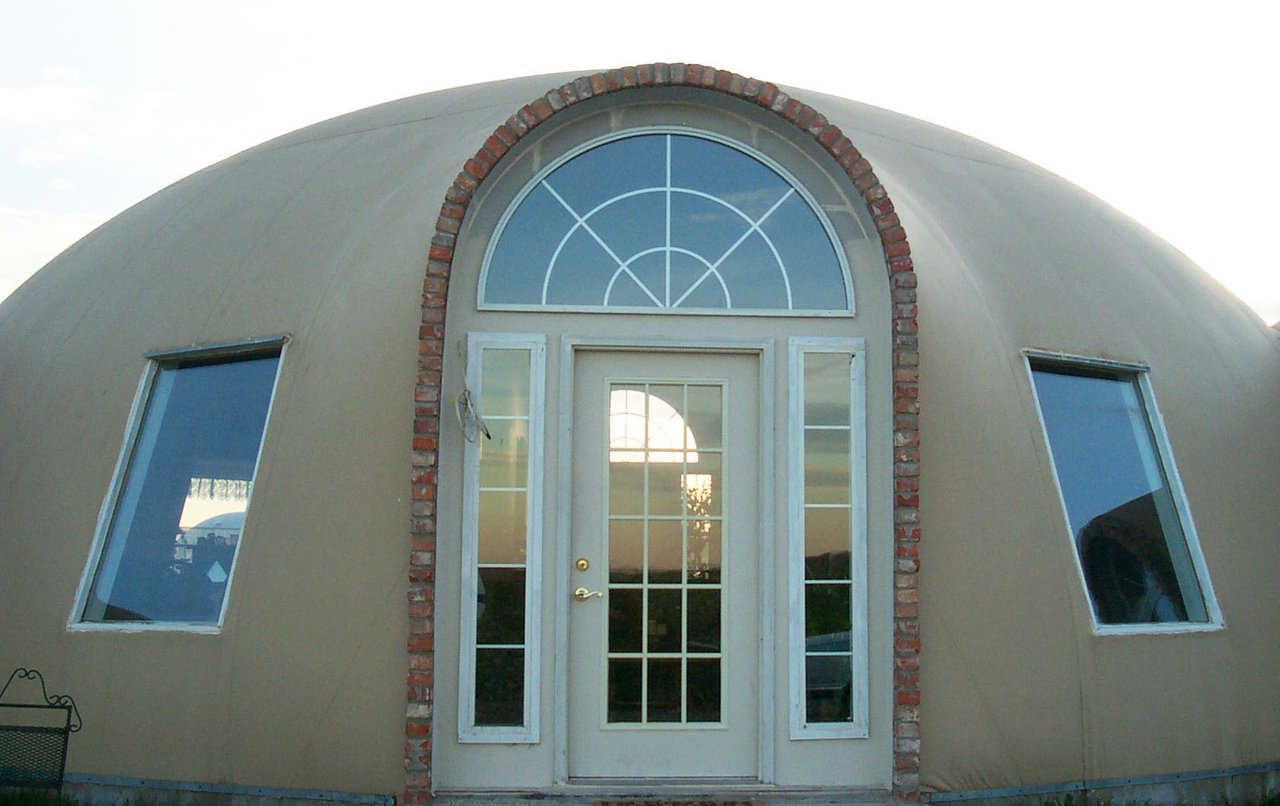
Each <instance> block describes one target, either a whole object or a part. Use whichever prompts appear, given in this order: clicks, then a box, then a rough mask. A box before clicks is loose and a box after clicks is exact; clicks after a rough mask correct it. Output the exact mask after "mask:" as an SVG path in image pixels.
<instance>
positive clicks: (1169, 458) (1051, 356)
mask: <svg viewBox="0 0 1280 806" xmlns="http://www.w3.org/2000/svg"><path fill="white" fill-rule="evenodd" d="M1022 356H1023V360H1022V363H1023V367H1024V368H1025V370H1026V373H1027V382H1028V384H1030V390H1031V399H1032V401H1033V402H1034V403H1035V407H1036V416H1037V417H1038V418H1039V421H1040V435H1041V437H1042V439H1043V440H1044V447H1045V452H1046V453H1047V454H1048V457H1049V470H1050V472H1051V473H1052V474H1053V486H1054V490H1055V491H1057V493H1058V505H1059V508H1060V511H1061V512H1062V523H1063V528H1064V530H1065V532H1066V535H1067V541H1068V544H1069V545H1070V546H1071V557H1072V559H1073V560H1074V561H1075V567H1076V574H1077V576H1078V578H1079V580H1080V587H1081V590H1083V591H1084V596H1085V601H1086V602H1088V604H1089V619H1090V623H1091V626H1092V628H1093V634H1094V635H1148V634H1152V633H1194V632H1214V631H1217V630H1221V629H1223V627H1224V626H1225V624H1224V622H1223V620H1222V611H1221V610H1220V609H1219V608H1218V598H1217V596H1216V595H1215V594H1214V592H1213V583H1212V582H1211V581H1210V578H1209V566H1208V564H1207V563H1205V559H1204V554H1203V552H1202V551H1201V550H1200V538H1199V536H1198V535H1197V533H1196V527H1195V522H1194V521H1193V520H1192V518H1191V506H1190V504H1189V503H1188V502H1187V493H1186V491H1185V490H1184V489H1183V487H1182V478H1181V477H1180V476H1179V475H1178V466H1177V464H1176V463H1175V462H1174V460H1173V447H1172V445H1171V444H1170V443H1169V435H1168V432H1167V431H1166V430H1165V427H1164V419H1163V418H1162V417H1161V416H1160V409H1159V407H1158V406H1157V405H1156V396H1155V392H1154V390H1153V389H1152V388H1151V379H1150V373H1151V367H1149V366H1148V365H1146V364H1141V363H1134V362H1128V361H1113V360H1109V359H1104V358H1092V357H1088V356H1081V355H1072V354H1069V353H1061V352H1053V351H1049V350H1039V349H1033V348H1026V349H1024V350H1023V351H1022ZM1033 361H1037V362H1040V363H1050V364H1054V365H1056V366H1058V367H1061V368H1063V369H1073V368H1077V369H1089V368H1095V369H1106V370H1111V371H1114V372H1117V373H1120V374H1124V375H1127V376H1128V377H1130V378H1132V379H1133V380H1134V381H1135V382H1136V385H1137V388H1138V394H1139V395H1140V397H1141V399H1142V407H1143V409H1144V410H1145V411H1144V413H1145V414H1146V418H1147V426H1148V427H1149V428H1150V429H1151V434H1152V437H1153V441H1154V443H1155V449H1156V456H1157V459H1158V460H1159V462H1160V466H1161V468H1162V469H1163V470H1164V475H1165V480H1166V482H1167V483H1168V484H1169V492H1170V495H1171V496H1172V498H1173V504H1174V510H1175V511H1176V513H1177V516H1178V522H1179V525H1180V526H1181V527H1182V534H1183V538H1184V539H1185V540H1186V543H1187V555H1188V556H1189V557H1190V558H1191V567H1192V570H1193V572H1194V573H1195V576H1196V581H1197V582H1198V583H1199V584H1200V594H1201V596H1202V597H1203V599H1204V606H1205V613H1206V615H1207V616H1208V621H1165V622H1154V623H1144V624H1104V623H1102V622H1100V621H1098V614H1097V611H1096V610H1095V609H1094V605H1093V597H1092V595H1090V593H1089V584H1088V582H1087V581H1086V579H1085V574H1084V564H1083V562H1082V561H1081V558H1080V551H1079V549H1078V547H1077V546H1076V545H1075V538H1074V536H1073V535H1072V531H1071V518H1070V516H1069V515H1068V514H1067V499H1066V496H1065V495H1063V493H1062V482H1061V480H1060V479H1059V478H1058V464H1057V460H1056V459H1054V456H1053V446H1052V445H1051V444H1050V443H1049V430H1048V428H1047V427H1046V426H1045V422H1044V411H1043V410H1042V409H1041V407H1040V395H1039V394H1038V393H1037V391H1036V385H1035V376H1034V375H1033V374H1032V373H1033V368H1032V366H1031V364H1032V362H1033Z"/></svg>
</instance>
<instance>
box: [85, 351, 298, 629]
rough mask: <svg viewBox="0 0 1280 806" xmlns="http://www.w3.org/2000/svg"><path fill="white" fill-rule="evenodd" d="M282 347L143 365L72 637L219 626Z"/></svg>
mask: <svg viewBox="0 0 1280 806" xmlns="http://www.w3.org/2000/svg"><path fill="white" fill-rule="evenodd" d="M282 346H283V340H282V339H273V340H269V341H265V342H257V343H254V344H252V345H236V346H234V347H227V348H218V349H209V350H203V351H198V352H195V351H189V352H183V353H176V354H165V355H163V356H152V357H151V361H150V362H149V364H148V366H147V370H146V372H145V374H144V376H143V380H142V384H141V386H140V388H139V395H138V402H136V403H135V414H134V416H133V418H132V420H131V422H130V427H129V431H128V433H127V435H126V438H125V446H124V448H123V450H122V453H121V458H120V462H119V464H118V466H117V470H116V474H115V478H114V479H113V481H112V485H111V488H110V490H109V492H108V495H107V500H106V502H105V504H104V507H103V514H102V515H101V516H100V518H99V525H98V534H97V537H96V538H95V542H94V549H93V551H92V552H91V554H90V559H89V565H88V567H87V568H86V574H85V578H84V580H83V581H82V583H81V591H80V593H79V596H78V597H77V603H76V610H75V612H74V613H73V615H72V620H71V621H72V626H73V627H81V628H84V627H98V628H101V627H104V626H111V625H115V626H125V627H128V628H129V629H137V628H139V627H148V626H160V627H164V628H175V627H176V628H185V629H194V630H202V629H203V630H215V629H217V627H218V625H220V624H221V623H222V615H223V611H224V609H225V607H226V599H227V596H226V594H227V589H228V588H229V586H230V583H231V576H232V572H233V571H234V568H235V559H236V555H237V553H238V549H239V545H240V540H241V533H242V531H243V528H244V522H245V514H246V513H247V512H248V508H249V497H250V493H251V492H252V490H253V478H254V473H255V471H256V468H257V462H258V452H259V449H260V447H261V444H262V437H263V433H264V431H265V429H266V425H267V413H268V411H269V410H270V407H271V398H272V394H273V391H274V388H275V380H276V374H277V370H278V369H279V365H280V354H281V349H282Z"/></svg>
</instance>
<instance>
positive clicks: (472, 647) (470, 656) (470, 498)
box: [458, 333, 546, 744]
mask: <svg viewBox="0 0 1280 806" xmlns="http://www.w3.org/2000/svg"><path fill="white" fill-rule="evenodd" d="M486 349H495V350H527V351H528V353H529V400H528V405H529V411H528V434H529V450H528V460H527V474H528V478H527V481H526V486H525V491H526V492H525V586H524V587H525V591H524V595H525V602H524V618H525V622H524V636H525V638H524V646H523V649H524V703H523V724H521V725H477V724H475V722H476V720H475V711H476V702H475V690H476V668H475V662H476V620H477V612H476V602H477V586H478V580H479V566H478V558H479V515H480V454H481V450H480V446H479V443H478V442H467V443H466V447H465V449H464V452H463V488H462V585H461V589H462V591H461V596H462V602H461V605H462V606H461V620H460V625H461V642H460V647H461V651H460V652H459V657H458V666H459V671H458V681H459V686H458V741H459V742H462V743H486V742H490V743H524V744H534V743H537V742H538V735H539V734H538V711H539V706H538V702H539V692H540V691H541V682H540V671H541V663H540V660H539V657H540V646H541V643H542V636H541V632H540V630H541V621H542V619H541V612H542V605H541V601H542V598H541V597H542V461H543V460H542V438H543V427H544V426H543V423H544V410H545V405H544V390H545V387H546V383H545V375H546V337H545V336H542V335H537V334H527V333H472V334H470V335H469V337H468V339H467V369H466V385H467V388H468V389H469V390H470V393H471V395H472V397H473V401H474V403H475V406H476V409H477V410H482V406H483V403H482V401H483V400H484V388H483V370H484V363H483V362H484V352H485V350H486ZM483 438H484V437H483V436H481V437H480V439H483Z"/></svg>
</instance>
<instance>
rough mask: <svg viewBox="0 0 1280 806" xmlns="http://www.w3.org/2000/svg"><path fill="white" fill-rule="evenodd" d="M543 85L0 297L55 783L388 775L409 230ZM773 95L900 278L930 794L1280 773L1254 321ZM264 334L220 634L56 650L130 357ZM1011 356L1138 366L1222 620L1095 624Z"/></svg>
mask: <svg viewBox="0 0 1280 806" xmlns="http://www.w3.org/2000/svg"><path fill="white" fill-rule="evenodd" d="M566 78H567V77H566V76H543V77H535V78H527V79H517V80H513V81H509V82H501V83H496V84H487V85H477V86H474V87H465V88H460V89H456V90H449V91H445V92H441V93H434V94H431V95H426V96H419V97H416V98H409V99H404V100H401V101H396V102H393V103H390V104H385V105H382V106H379V107H374V108H371V109H368V110H363V111H361V112H356V113H353V114H351V115H348V116H344V117H342V118H338V119H335V120H332V121H326V122H323V123H319V124H316V125H315V126H312V127H309V128H307V129H304V130H301V131H299V132H295V133H292V134H289V135H285V136H284V137H281V138H279V139H277V140H273V141H270V142H268V143H265V144H263V145H262V146H259V147H257V148H255V149H252V150H250V151H247V152H244V153H242V154H239V155H236V156H234V157H231V158H229V159H227V160H225V161H223V162H221V163H218V164H217V165H214V166H211V167H210V168H208V169H206V170H204V171H202V172H200V173H197V174H195V175H193V176H192V177H190V178H188V179H186V180H183V181H182V182H179V183H177V184H175V185H173V186H171V187H169V188H166V189H164V190H162V191H160V192H159V193H157V194H156V195H155V196H152V197H151V198H149V199H147V200H146V201H144V202H142V203H141V204H139V205H137V206H135V207H134V208H132V209H130V210H128V211H126V212H124V213H122V214H121V215H120V216H118V217H117V218H115V219H113V220H112V221H111V222H108V223H107V224H106V225H104V226H103V227H101V228H100V229H98V230H97V231H95V232H94V233H92V234H90V235H89V236H87V237H86V238H85V239H83V240H81V241H80V242H79V243H77V244H76V245H74V246H73V247H71V248H70V249H69V250H68V251H67V252H65V253H63V254H62V255H61V256H59V257H58V258H57V259H55V260H54V261H53V262H52V263H50V264H49V266H48V267H46V268H45V269H44V270H42V271H41V272H40V273H38V274H37V275H36V276H35V277H34V278H33V279H32V280H30V281H28V282H27V283H26V284H25V285H24V286H22V287H21V288H20V289H19V290H18V291H17V292H15V293H14V294H13V295H12V296H11V297H10V298H9V299H8V300H6V301H5V302H4V303H3V304H2V305H0V345H3V346H2V347H0V545H3V547H4V552H3V556H2V558H0V563H2V564H3V567H2V569H0V575H2V576H0V578H3V580H4V583H3V584H2V585H0V612H4V613H5V614H6V616H5V617H4V618H3V619H2V620H0V668H6V669H7V668H11V667H14V666H17V665H29V666H36V667H38V668H40V669H41V670H42V671H43V672H44V673H45V676H46V678H47V679H48V680H49V681H50V686H51V688H52V689H54V690H57V691H68V692H70V693H72V694H73V695H74V696H75V697H76V698H77V701H78V702H79V703H80V707H81V711H82V712H83V714H84V718H85V728H84V731H83V732H82V733H80V734H78V735H77V736H75V737H74V739H73V740H72V742H71V754H70V759H69V769H70V770H72V771H75V772H84V773H99V774H105V775H125V776H134V777H149V778H161V779H171V780H192V781H209V782H215V781H224V782H237V783H252V784H258V785H264V786H277V787H298V788H309V789H333V790H342V791H350V792H397V791H399V790H400V789H401V788H402V786H403V782H404V772H403V762H402V757H403V752H404V751H403V725H404V708H405V698H404V673H405V665H406V656H405V648H404V647H405V636H406V630H407V626H406V616H405V602H404V590H405V579H406V574H407V566H406V558H407V549H408V546H407V541H408V537H407V530H406V520H407V517H408V501H407V495H408V487H409V485H408V483H407V469H408V446H409V441H410V433H409V431H410V423H411V420H412V406H413V397H412V396H413V387H414V382H415V377H414V367H415V358H416V355H415V351H416V343H417V342H416V335H417V333H416V332H417V323H418V317H419V306H420V294H421V284H422V277H423V272H424V268H425V263H426V253H427V249H428V241H429V238H430V235H431V233H432V231H433V229H434V222H435V219H436V216H437V213H438V210H439V205H440V202H441V200H442V197H443V194H444V191H445V190H446V188H447V187H448V185H449V183H450V182H451V181H452V180H453V177H454V176H455V175H456V173H457V171H458V170H459V168H460V166H461V165H462V163H463V162H464V160H465V159H466V158H467V157H469V156H470V155H471V154H472V153H474V151H475V149H476V147H477V146H478V145H480V143H482V142H483V141H484V138H485V137H487V136H488V134H489V132H490V131H492V129H493V128H494V127H495V126H496V125H498V124H499V123H501V122H502V121H503V120H505V119H506V118H507V116H508V115H510V114H511V113H512V112H513V111H515V110H516V109H517V108H518V107H519V106H520V105H522V104H524V103H526V102H527V101H528V100H529V99H530V98H532V97H534V96H535V95H538V94H540V93H541V92H543V91H545V89H547V88H549V87H551V86H554V85H557V84H559V83H561V82H563V81H564V80H565V79H566ZM794 95H795V96H796V97H798V98H800V99H802V100H804V101H806V102H808V103H810V104H812V105H813V106H814V107H815V108H817V109H818V110H819V111H821V112H822V113H824V114H825V115H826V116H827V117H828V118H829V119H830V120H831V121H832V122H834V123H836V124H838V125H840V126H841V127H842V128H843V129H844V131H845V133H846V134H847V135H848V136H849V137H850V138H851V139H852V140H853V141H854V143H855V145H856V146H857V147H858V148H859V149H860V150H862V152H863V153H864V154H865V155H866V156H867V158H868V159H869V160H870V161H871V163H872V165H873V167H874V168H875V170H876V172H877V175H878V176H879V177H880V179H881V181H882V182H883V184H884V185H885V187H886V188H887V189H888V191H889V193H890V195H891V196H892V198H893V199H894V201H895V203H896V205H897V211H898V213H899V215H900V216H901V218H902V221H903V223H904V225H905V227H906V230H907V233H908V236H909V238H910V240H911V245H912V253H913V256H914V259H915V265H916V271H917V273H918V275H919V278H920V290H919V296H920V322H921V333H920V339H921V356H922V358H921V361H922V365H921V381H920V385H921V390H922V391H921V394H922V397H923V399H922V402H921V403H922V409H923V412H924V413H923V416H922V421H921V431H922V444H923V465H922V482H921V486H922V491H923V492H922V495H921V512H922V520H923V523H924V527H925V543H924V545H923V548H922V566H923V570H922V574H923V579H922V591H921V597H922V602H923V604H922V607H921V618H922V623H923V647H924V649H923V653H924V654H923V660H922V665H923V670H924V671H923V681H922V690H923V698H924V702H923V705H922V706H921V719H922V732H923V748H924V749H923V753H922V768H923V770H922V775H923V779H924V783H925V785H926V786H927V787H931V788H936V789H943V790H954V789H959V790H964V789H979V788H988V787H1003V786H1016V785H1021V784H1035V783H1048V782H1054V781H1062V780H1072V779H1079V778H1082V777H1083V778H1098V777H1116V776H1125V775H1140V774H1151V773H1159V772H1171V771H1178V770H1187V769H1205V768H1213V767H1228V766H1233V765H1238V764H1248V763H1253V762H1260V761H1268V760H1273V759H1276V758H1280V733H1278V732H1277V730H1276V728H1275V726H1276V725H1278V724H1280V696H1277V693H1278V692H1277V689H1276V677H1275V673H1274V670H1275V669H1276V667H1277V665H1278V663H1277V662H1278V661H1280V621H1277V619H1275V618H1274V614H1275V613H1276V612H1277V610H1278V609H1280V552H1277V550H1276V544H1277V536H1278V535H1277V526H1276V524H1278V523H1280V496H1277V495H1276V494H1275V482H1274V468H1275V467H1276V464H1277V460H1278V459H1280V408H1278V407H1277V406H1276V401H1278V400H1280V347H1278V346H1277V340H1276V338H1275V335H1274V333H1272V332H1269V331H1268V329H1267V328H1266V327H1265V325H1264V324H1263V323H1262V322H1261V321H1260V320H1258V318H1257V317H1256V315H1255V314H1253V313H1252V312H1251V311H1250V310H1249V309H1248V308H1247V307H1246V306H1245V305H1244V304H1243V303H1242V302H1240V301H1239V300H1236V299H1235V298H1233V297H1231V296H1230V295H1229V294H1228V293H1227V292H1226V291H1225V290H1224V289H1223V288H1222V287H1221V286H1219V285H1218V284H1217V283H1216V282H1215V281H1213V280H1212V279H1211V278H1209V277H1208V276H1207V275H1206V274H1205V273H1204V272H1202V271H1201V270H1199V269H1198V268H1197V267H1195V266H1194V265H1192V264H1191V263H1190V262H1189V261H1187V260H1186V259H1185V258H1184V257H1183V256H1182V255H1180V254H1179V253H1177V252H1176V251H1175V250H1173V249H1172V248H1171V247H1169V246H1168V245H1166V244H1164V243H1162V242H1160V241H1159V240H1158V239H1156V238H1155V237H1154V236H1152V235H1151V234H1150V233H1148V232H1147V231H1145V230H1144V229H1142V228H1141V227H1140V226H1138V225H1136V224H1135V223H1134V222H1132V221H1130V220H1128V219H1127V218H1125V217H1124V216H1122V215H1121V214H1119V213H1117V212H1116V211H1115V210H1113V209H1111V208H1110V207H1108V206H1107V205H1105V204H1104V203H1102V202H1100V201H1098V200H1096V199H1094V198H1092V197H1090V196H1089V195H1088V194H1085V193H1084V192H1082V191H1080V190H1079V189H1077V188H1074V187H1072V186H1070V185H1068V184H1067V183H1065V182H1063V181H1061V180H1060V179H1058V178H1056V177H1054V176H1052V175H1050V174H1048V173H1046V172H1044V171H1042V170H1040V169H1038V168H1036V167H1034V166H1032V165H1030V164H1028V163H1026V162H1025V161H1022V160H1019V159H1017V158H1016V157H1013V156H1011V155H1008V154H1005V153H1003V152H1000V151H998V150H996V149H993V148H990V147H988V146H985V145H983V144H981V143H977V142H975V141H972V140H970V139H967V138H964V137H961V136H959V135H956V134H954V133H951V132H947V131H945V130H942V129H938V128H936V127H932V126H930V125H928V124H924V123H921V122H919V121H915V120H912V119H909V118H905V117H902V116H899V115H895V114H893V113H890V112H886V111H884V110H879V109H875V108H871V107H867V106H864V105H860V104H856V103H854V102H851V101H846V100H843V99H837V98H832V97H829V96H822V95H818V94H814V93H807V92H805V91H802V90H796V91H794ZM280 333H288V334H290V335H291V337H292V338H291V342H290V344H289V346H288V348H287V353H286V356H285V360H284V362H283V363H282V369H281V375H280V380H279V386H278V390H277V395H276V398H275V402H274V406H273V410H272V413H271V420H270V424H269V427H268V431H267V436H266V441H265V444H264V448H263V453H262V459H261V464H260V466H259V474H258V477H257V482H256V491H255V496H254V504H253V509H252V511H251V513H250V514H249V519H248V522H247V523H246V526H245V532H244V537H243V541H242V544H241V548H240V556H239V558H238V560H237V568H236V572H235V577H234V584H233V586H232V588H231V591H230V604H229V607H228V610H227V616H226V621H225V623H224V625H223V628H222V630H221V633H220V634H218V635H189V634H180V633H172V632H162V633H146V634H141V633H133V634H122V633H119V632H92V633H88V632H74V631H68V630H67V628H66V625H67V619H68V614H69V612H70V610H71V606H72V601H73V598H74V596H75V591H76V586H77V584H78V582H79V579H80V576H81V573H82V571H83V569H84V565H85V560H86V556H87V554H88V551H89V547H90V543H91V541H92V538H93V532H94V525H95V521H96V519H97V516H98V510H99V507H100V505H101V503H102V497H103V494H104V492H105V491H106V489H107V486H108V483H109V481H110V477H111V474H112V470H113V467H114V464H115V461H116V458H117V455H118V453H119V450H120V443H121V438H122V435H123V431H124V428H125V423H126V420H127V417H128V414H129V410H130V405H131V402H132V399H133V396H134V393H135V390H136V388H137V384H138V379H139V377H140V375H141V374H142V371H143V369H144V365H145V362H144V360H143V358H142V356H143V355H144V354H145V353H147V352H148V351H152V350H157V349H165V348H173V347H179V346H182V345H187V344H197V343H212V342H221V341H234V340H237V339H242V338H246V337H257V336H266V335H272V334H280ZM883 338H884V339H885V341H884V342H882V343H881V349H883V348H884V347H885V346H887V340H888V336H887V333H886V334H884V335H883ZM873 345H874V342H873ZM1027 347H1036V348H1041V349H1047V350H1054V351H1062V352H1067V353H1072V354H1077V355H1088V356H1096V357H1105V358H1115V359H1121V360H1126V361H1138V362H1144V363H1146V364H1148V365H1150V367H1151V375H1150V377H1151V383H1152V386H1153V388H1154V391H1155V395H1156V398H1157V400H1158V402H1159V404H1160V411H1161V414H1162V415H1163V418H1164V421H1165V425H1166V427H1167V429H1168V433H1169V440H1170V443H1171V445H1172V447H1173V451H1174V457H1175V459H1176V462H1177V466H1178V470H1179V471H1180V474H1181V478H1182V481H1183V484H1184V486H1185V487H1186V491H1187V495H1188V498H1189V502H1190V506H1191V511H1192V513H1193V515H1194V520H1195V526H1196V529H1197V531H1198V533H1199V536H1200V541H1201V545H1202V548H1203V552H1204V555H1205V559H1206V562H1207V565H1208V568H1209V572H1210V575H1211V578H1212V582H1213V586H1214V589H1215V591H1216V594H1217V597H1218V602H1219V605H1220V607H1221V610H1222V613H1223V614H1224V619H1225V623H1226V626H1225V629H1223V630H1221V631H1218V632H1213V633H1199V634H1182V635H1158V636H1106V637H1099V636H1095V635H1094V634H1093V632H1092V629H1091V622H1090V616H1089V605H1088V601H1087V599H1086V597H1085V593H1084V590H1083V588H1082V585H1081V583H1080V579H1079V575H1078V572H1077V570H1076V567H1075V563H1074V559H1073V556H1072V553H1071V546H1070V543H1069V539H1068V536H1067V534H1066V529H1065V526H1064V524H1063V519H1062V514H1061V511H1060V506H1059V502H1058V498H1057V494H1056V492H1055V490H1054V485H1053V479H1052V470H1051V466H1050V463H1049V458H1048V455H1047V452H1046V450H1045V446H1044V442H1043V438H1042V435H1041V432H1040V427H1039V424H1038V422H1037V420H1036V415H1035V407H1034V401H1033V398H1032V394H1031V389H1030V384H1029V379H1028V377H1027V373H1026V371H1025V367H1024V364H1023V358H1022V356H1021V354H1020V350H1021V349H1023V348H1027ZM442 461H446V460H445V459H443V458H442ZM873 494H874V490H873ZM873 539H874V536H873ZM441 662H449V663H452V662H454V661H453V659H451V658H450V659H442V661H441Z"/></svg>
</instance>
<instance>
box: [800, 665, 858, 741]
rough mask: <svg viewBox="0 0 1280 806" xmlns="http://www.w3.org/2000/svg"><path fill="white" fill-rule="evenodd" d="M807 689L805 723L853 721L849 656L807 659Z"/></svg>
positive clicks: (805, 675) (851, 678) (805, 682)
mask: <svg viewBox="0 0 1280 806" xmlns="http://www.w3.org/2000/svg"><path fill="white" fill-rule="evenodd" d="M804 688H805V692H804V711H805V721H806V722H809V723H811V724H812V723H816V722H848V721H849V720H850V719H852V718H853V707H852V696H853V675H852V672H851V667H850V663H849V656H848V655H807V656H805V659H804Z"/></svg>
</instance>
